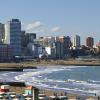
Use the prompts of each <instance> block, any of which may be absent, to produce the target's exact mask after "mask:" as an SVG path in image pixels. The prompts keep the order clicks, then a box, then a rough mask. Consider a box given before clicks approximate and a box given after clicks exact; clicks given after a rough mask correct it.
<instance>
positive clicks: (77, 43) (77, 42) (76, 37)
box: [73, 35, 80, 48]
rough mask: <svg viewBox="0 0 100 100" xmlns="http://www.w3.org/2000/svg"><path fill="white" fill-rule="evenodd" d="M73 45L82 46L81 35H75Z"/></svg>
mask: <svg viewBox="0 0 100 100" xmlns="http://www.w3.org/2000/svg"><path fill="white" fill-rule="evenodd" d="M73 47H76V48H78V47H80V36H79V35H75V36H74V37H73Z"/></svg>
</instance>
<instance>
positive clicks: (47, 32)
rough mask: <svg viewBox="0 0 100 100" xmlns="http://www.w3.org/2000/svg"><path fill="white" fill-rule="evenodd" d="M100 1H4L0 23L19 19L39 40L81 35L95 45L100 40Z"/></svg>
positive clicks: (2, 2)
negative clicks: (44, 37) (91, 38)
mask: <svg viewBox="0 0 100 100" xmlns="http://www.w3.org/2000/svg"><path fill="white" fill-rule="evenodd" d="M99 4H100V1H99V0H95V1H94V0H88V1H87V0H84V1H80V0H75V1H74V0H61V1H60V0H55V1H54V0H50V1H47V0H43V1H40V0H28V1H24V0H21V1H20V0H15V1H13V0H10V1H6V0H3V1H1V3H0V12H1V18H0V22H1V23H5V22H7V21H8V20H9V19H12V18H18V19H20V20H21V21H22V28H23V29H25V30H26V31H28V32H36V33H37V36H40V35H41V36H52V35H59V36H60V35H64V36H73V35H75V34H78V35H80V36H81V37H82V43H84V44H85V38H86V37H88V36H92V37H94V39H95V43H97V42H99V41H100V39H99V37H100V28H99V26H100V20H99V18H100V11H99V9H100V7H99Z"/></svg>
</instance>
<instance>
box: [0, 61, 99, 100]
mask: <svg viewBox="0 0 100 100" xmlns="http://www.w3.org/2000/svg"><path fill="white" fill-rule="evenodd" d="M51 65H52V66H53V67H54V66H55V65H57V66H56V67H57V68H60V65H63V66H65V65H66V67H67V66H69V65H75V66H76V67H77V65H78V66H87V65H88V66H91V65H92V66H100V62H99V61H75V60H68V61H64V60H57V61H44V60H41V61H40V62H34V61H30V62H20V63H0V67H1V68H5V69H6V68H20V67H23V68H25V67H26V68H27V67H32V68H33V67H37V66H39V67H42V66H43V67H44V66H45V67H47V68H49V67H52V66H51ZM11 91H15V92H20V93H23V91H24V87H21V88H20V87H17V86H13V87H12V90H11ZM42 92H43V93H44V94H46V95H47V96H50V95H53V94H54V93H57V94H58V95H64V92H62V91H58V90H57V91H52V90H47V89H46V90H45V89H43V90H42ZM67 96H68V98H70V99H72V100H74V99H75V98H76V97H84V98H93V99H94V100H98V97H97V96H95V95H94V96H82V95H79V94H74V93H68V94H67Z"/></svg>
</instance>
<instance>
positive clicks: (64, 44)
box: [56, 36, 72, 58]
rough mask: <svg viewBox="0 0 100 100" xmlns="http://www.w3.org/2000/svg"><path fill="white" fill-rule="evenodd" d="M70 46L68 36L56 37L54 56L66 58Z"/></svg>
mask: <svg viewBox="0 0 100 100" xmlns="http://www.w3.org/2000/svg"><path fill="white" fill-rule="evenodd" d="M71 44H72V43H71V39H70V37H69V36H67V37H66V36H59V37H56V54H57V55H59V58H66V57H67V56H68V55H69V52H70V47H71Z"/></svg>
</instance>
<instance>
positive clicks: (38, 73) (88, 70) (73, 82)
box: [0, 66, 100, 95]
mask: <svg viewBox="0 0 100 100" xmlns="http://www.w3.org/2000/svg"><path fill="white" fill-rule="evenodd" d="M0 80H1V81H21V82H25V83H26V84H27V85H33V86H36V87H38V88H40V89H41V88H42V89H44V88H45V89H50V90H55V91H58V90H60V91H66V92H68V93H78V94H82V95H95V94H96V95H100V66H49V67H38V69H25V70H24V71H23V72H0Z"/></svg>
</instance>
